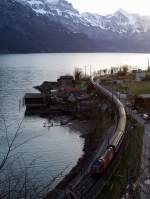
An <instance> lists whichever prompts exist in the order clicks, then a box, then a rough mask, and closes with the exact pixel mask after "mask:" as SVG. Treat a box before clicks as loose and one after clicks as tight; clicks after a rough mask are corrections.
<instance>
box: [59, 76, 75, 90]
mask: <svg viewBox="0 0 150 199" xmlns="http://www.w3.org/2000/svg"><path fill="white" fill-rule="evenodd" d="M57 81H58V85H59V86H60V87H61V88H70V87H73V81H74V79H73V76H71V75H65V76H60V78H59V79H58V80H57Z"/></svg>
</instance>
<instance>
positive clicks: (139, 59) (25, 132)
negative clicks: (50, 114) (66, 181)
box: [0, 53, 150, 183]
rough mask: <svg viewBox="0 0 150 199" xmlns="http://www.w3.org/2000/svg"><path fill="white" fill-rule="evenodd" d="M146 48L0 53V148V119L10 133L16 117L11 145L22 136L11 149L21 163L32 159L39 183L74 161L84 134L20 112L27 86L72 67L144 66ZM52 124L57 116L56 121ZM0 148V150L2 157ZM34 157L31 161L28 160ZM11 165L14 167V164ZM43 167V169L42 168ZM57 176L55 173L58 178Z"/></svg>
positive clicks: (0, 128)
mask: <svg viewBox="0 0 150 199" xmlns="http://www.w3.org/2000/svg"><path fill="white" fill-rule="evenodd" d="M149 57H150V54H124V53H66V54H63V53H60V54H57V53H56V54H21V55H18V54H14V55H0V115H1V119H0V132H1V134H0V135H1V140H0V142H1V143H0V151H1V152H4V151H5V150H6V146H7V142H6V141H7V140H6V139H5V137H4V136H3V131H4V122H3V118H5V120H6V123H7V124H8V125H9V129H8V134H9V136H10V137H11V136H12V135H13V134H14V132H15V130H16V128H17V122H19V121H21V120H22V118H24V120H23V124H22V127H21V130H22V133H21V134H20V135H19V137H18V138H17V140H16V143H15V146H17V145H18V144H19V143H22V142H26V140H30V141H29V142H26V143H25V144H24V145H23V146H21V147H19V148H17V149H16V150H15V152H13V153H15V154H18V152H19V154H20V156H21V157H22V158H23V161H24V164H23V165H30V166H31V165H32V169H33V170H34V172H37V173H40V175H39V178H40V181H41V183H45V182H47V181H48V180H50V179H51V178H52V177H53V176H54V175H56V174H58V173H59V172H60V171H62V170H63V169H64V168H65V167H66V166H67V169H66V170H65V173H68V172H69V170H70V169H71V168H72V167H73V166H75V165H76V163H77V160H78V159H79V157H81V156H82V154H83V146H84V140H83V139H82V138H81V137H80V132H76V131H75V130H72V129H70V128H69V127H58V126H57V127H52V128H49V129H48V128H44V127H43V122H45V121H46V120H45V119H43V118H40V117H24V111H25V110H24V107H22V106H19V104H20V100H21V99H22V98H23V96H24V94H25V93H26V92H36V91H35V90H34V89H33V88H32V87H33V86H35V85H39V84H41V83H42V82H43V81H45V80H48V81H55V80H56V78H57V77H59V76H60V75H64V74H68V73H71V74H72V73H73V71H74V68H75V67H81V68H83V70H84V68H85V66H87V72H89V70H90V65H91V66H92V71H94V70H98V69H100V68H106V67H108V68H109V67H111V66H120V65H123V64H128V65H132V66H133V67H139V68H143V69H145V68H146V67H147V62H148V58H149ZM56 124H57V122H56ZM2 155H3V153H0V158H2ZM33 160H34V163H32V164H31V162H32V161H33ZM18 161H19V158H18V159H17V161H16V162H17V164H15V168H16V167H17V168H19V166H17V165H21V167H22V163H19V162H18ZM41 171H43V172H41ZM60 179H62V177H60V178H59V180H60Z"/></svg>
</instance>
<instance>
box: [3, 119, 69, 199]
mask: <svg viewBox="0 0 150 199" xmlns="http://www.w3.org/2000/svg"><path fill="white" fill-rule="evenodd" d="M1 121H2V122H3V124H4V128H1V129H0V131H1V134H0V142H3V141H4V140H5V143H6V150H5V152H3V153H1V154H0V199H37V198H39V199H40V198H44V197H45V195H46V194H47V193H48V192H49V191H50V189H51V188H52V185H53V184H54V182H55V181H57V179H58V178H59V177H60V176H62V175H63V173H64V171H65V170H66V168H65V169H64V170H63V171H61V172H59V173H58V174H57V175H56V176H54V177H52V178H50V179H49V180H48V181H47V182H46V183H45V184H44V183H43V182H42V183H41V182H40V180H39V179H40V178H42V174H44V173H45V172H46V170H47V169H48V168H44V169H41V170H40V171H35V170H34V164H35V162H36V161H38V158H39V157H35V158H33V159H32V160H31V161H30V162H28V163H26V161H25V159H24V157H23V154H22V153H19V152H18V150H16V149H18V148H19V147H21V146H22V145H24V144H26V143H27V142H29V141H31V140H32V139H35V138H37V137H39V136H41V135H38V136H34V137H30V138H28V139H26V140H24V141H22V142H20V143H18V142H17V138H18V137H19V136H21V134H22V129H21V126H22V123H23V120H21V122H20V123H18V125H17V129H16V130H15V132H14V134H13V135H12V134H11V136H10V135H9V131H8V130H9V125H7V124H6V120H5V118H4V116H2V117H1ZM31 174H32V175H31Z"/></svg>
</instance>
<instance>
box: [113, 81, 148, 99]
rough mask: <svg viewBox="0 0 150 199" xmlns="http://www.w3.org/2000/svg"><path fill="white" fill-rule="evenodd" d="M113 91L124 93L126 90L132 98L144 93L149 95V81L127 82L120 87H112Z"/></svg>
mask: <svg viewBox="0 0 150 199" xmlns="http://www.w3.org/2000/svg"><path fill="white" fill-rule="evenodd" d="M113 89H114V90H116V91H121V92H123V91H125V90H126V89H127V90H128V91H129V93H130V94H131V95H133V96H136V95H139V94H142V93H145V94H148V93H150V81H143V82H135V81H127V82H124V83H123V86H121V85H114V86H113Z"/></svg>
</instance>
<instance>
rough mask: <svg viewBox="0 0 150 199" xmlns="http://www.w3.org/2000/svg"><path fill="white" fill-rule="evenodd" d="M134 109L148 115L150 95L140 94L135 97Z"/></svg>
mask: <svg viewBox="0 0 150 199" xmlns="http://www.w3.org/2000/svg"><path fill="white" fill-rule="evenodd" d="M134 108H136V109H138V110H141V111H146V112H149V113H150V94H141V95H139V96H138V97H136V99H135V102H134Z"/></svg>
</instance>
